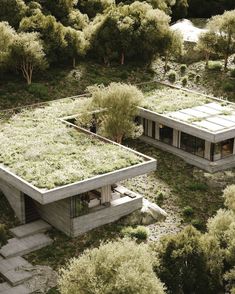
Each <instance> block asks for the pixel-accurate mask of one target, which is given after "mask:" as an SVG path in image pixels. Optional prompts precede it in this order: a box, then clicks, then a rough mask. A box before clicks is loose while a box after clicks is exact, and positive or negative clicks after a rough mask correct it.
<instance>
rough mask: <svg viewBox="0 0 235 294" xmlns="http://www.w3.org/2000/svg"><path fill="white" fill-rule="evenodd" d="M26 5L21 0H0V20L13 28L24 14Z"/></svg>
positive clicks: (16, 26)
mask: <svg viewBox="0 0 235 294" xmlns="http://www.w3.org/2000/svg"><path fill="white" fill-rule="evenodd" d="M27 9H28V8H27V5H26V4H25V1H23V0H0V20H1V21H7V22H8V23H9V24H10V25H11V26H13V27H14V28H15V29H17V28H18V26H19V23H20V21H21V19H22V18H23V17H24V16H25V15H26V12H27Z"/></svg>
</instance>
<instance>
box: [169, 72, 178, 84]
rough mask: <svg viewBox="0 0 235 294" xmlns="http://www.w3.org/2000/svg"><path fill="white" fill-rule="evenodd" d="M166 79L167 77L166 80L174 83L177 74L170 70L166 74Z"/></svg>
mask: <svg viewBox="0 0 235 294" xmlns="http://www.w3.org/2000/svg"><path fill="white" fill-rule="evenodd" d="M167 77H168V80H169V81H170V82H171V83H174V82H175V81H176V79H177V73H176V71H174V70H170V71H169V73H168V75H167Z"/></svg>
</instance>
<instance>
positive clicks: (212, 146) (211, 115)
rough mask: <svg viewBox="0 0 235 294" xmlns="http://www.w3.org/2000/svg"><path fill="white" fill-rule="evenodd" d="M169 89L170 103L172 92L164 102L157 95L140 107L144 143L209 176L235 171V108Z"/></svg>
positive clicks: (196, 95)
mask: <svg viewBox="0 0 235 294" xmlns="http://www.w3.org/2000/svg"><path fill="white" fill-rule="evenodd" d="M165 88H169V89H170V90H169V91H170V92H169V95H171V99H169V100H167V95H168V92H166V96H165V97H160V98H159V93H160V92H156V94H155V95H152V96H149V97H146V105H145V106H144V107H140V118H139V119H140V123H141V124H142V125H143V129H144V134H143V135H142V137H141V140H143V141H144V142H146V143H149V144H152V145H154V146H157V147H159V148H160V149H162V150H164V151H169V152H170V153H173V154H175V155H178V156H180V157H181V158H183V159H184V160H185V161H186V162H188V163H190V164H192V165H195V166H197V167H199V168H202V169H204V170H206V171H208V172H216V171H219V170H224V169H227V168H231V167H234V166H235V144H234V137H235V105H234V104H233V103H230V102H228V101H225V100H222V99H218V98H214V97H210V96H206V95H202V94H199V93H196V92H193V91H189V90H182V89H179V88H177V87H173V86H169V85H168V86H167V85H165ZM159 91H162V89H161V90H159ZM168 98H169V96H168ZM189 99H190V100H189ZM149 101H150V103H149ZM190 101H191V102H190ZM185 102H186V103H185ZM154 103H156V105H154ZM161 103H164V105H165V108H164V109H163V111H162V109H160V108H161ZM174 103H177V105H176V104H175V105H174ZM190 103H192V106H191V105H190ZM168 108H169V109H168ZM159 109H160V110H161V111H160V112H159Z"/></svg>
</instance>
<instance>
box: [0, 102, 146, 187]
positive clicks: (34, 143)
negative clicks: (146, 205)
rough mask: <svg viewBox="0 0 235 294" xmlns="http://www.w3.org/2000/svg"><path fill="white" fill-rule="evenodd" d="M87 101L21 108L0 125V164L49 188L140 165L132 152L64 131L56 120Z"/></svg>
mask: <svg viewBox="0 0 235 294" xmlns="http://www.w3.org/2000/svg"><path fill="white" fill-rule="evenodd" d="M87 100H88V99H78V98H77V99H75V98H74V99H72V98H68V99H63V100H58V101H53V102H51V103H48V104H47V105H45V106H41V107H38V108H35V109H24V110H22V111H21V112H20V113H18V114H16V115H13V116H12V117H10V118H9V119H8V120H7V121H6V120H2V121H1V124H0V141H1V144H0V163H1V164H2V165H3V167H5V168H7V169H9V170H10V171H11V172H13V173H14V174H16V175H18V176H20V177H21V178H23V179H24V180H26V181H28V182H29V183H31V184H32V185H34V186H36V187H38V188H42V189H51V188H54V187H59V186H63V185H66V184H70V183H74V182H77V181H81V180H85V179H88V178H91V177H93V176H96V175H100V174H105V173H107V172H111V171H115V170H118V169H121V168H125V167H129V166H132V165H134V164H138V163H141V162H143V159H142V158H141V157H140V156H138V155H136V154H135V153H133V152H131V151H129V150H127V149H125V148H123V147H121V146H118V145H115V144H112V143H106V142H103V141H102V140H100V139H98V138H97V137H96V136H92V135H89V134H85V133H83V132H80V131H78V130H77V129H75V128H71V127H68V126H67V125H66V124H65V123H63V122H62V121H60V120H59V118H62V117H65V116H68V115H73V114H77V113H79V111H81V109H82V106H83V105H84V103H86V101H87Z"/></svg>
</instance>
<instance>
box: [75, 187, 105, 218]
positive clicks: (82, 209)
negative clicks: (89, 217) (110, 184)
mask: <svg viewBox="0 0 235 294" xmlns="http://www.w3.org/2000/svg"><path fill="white" fill-rule="evenodd" d="M94 199H97V200H98V204H99V205H100V203H101V202H100V200H101V192H100V191H99V190H92V191H89V192H87V193H83V194H78V195H76V196H73V197H71V203H70V216H71V218H74V217H78V216H81V215H84V214H87V213H88V212H89V207H90V202H91V201H93V200H94Z"/></svg>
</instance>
